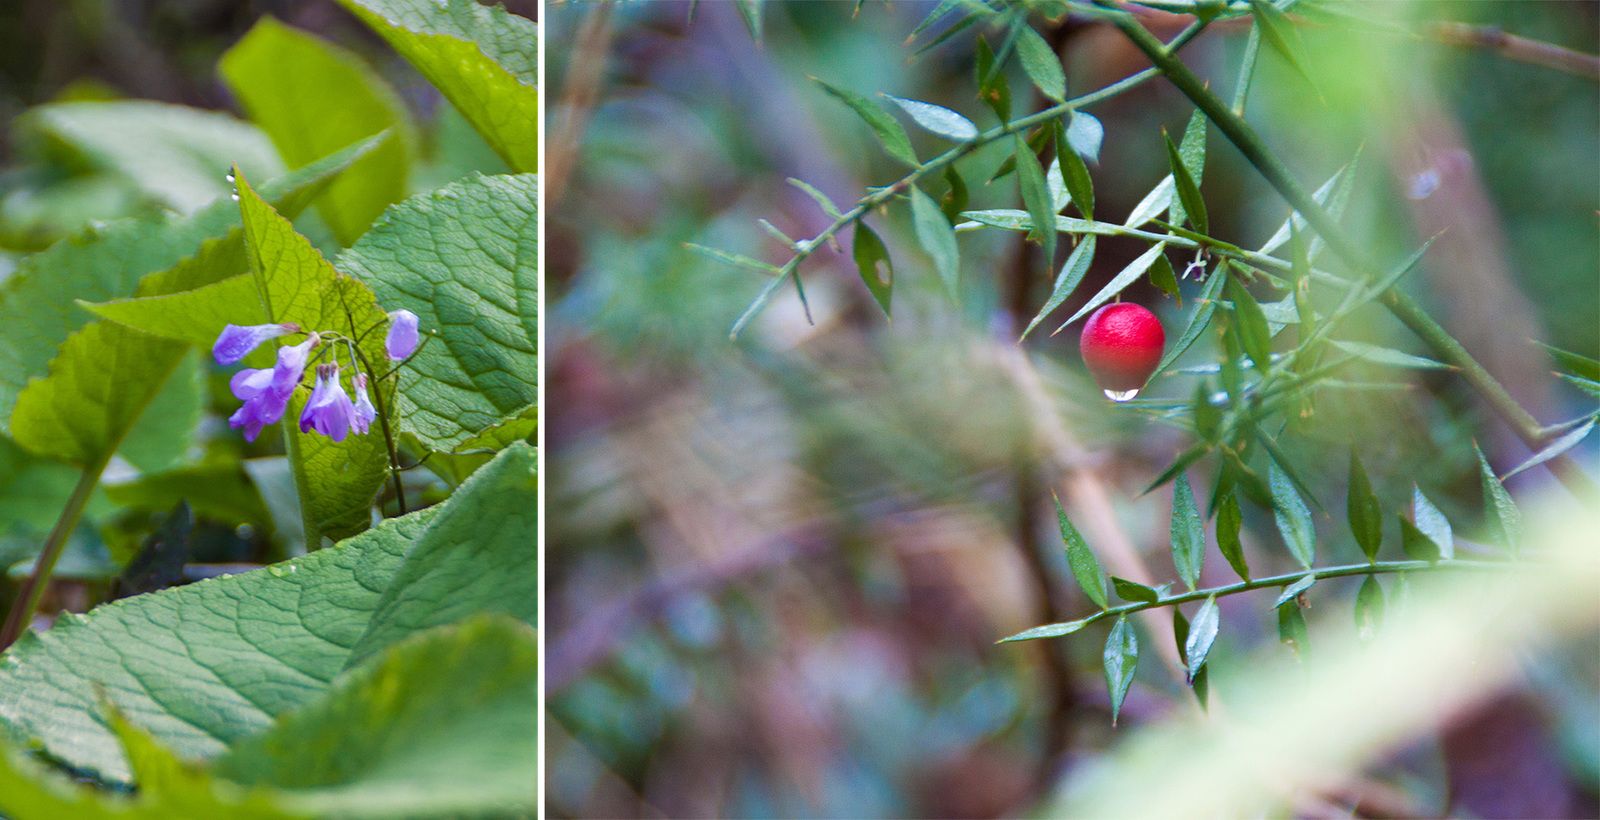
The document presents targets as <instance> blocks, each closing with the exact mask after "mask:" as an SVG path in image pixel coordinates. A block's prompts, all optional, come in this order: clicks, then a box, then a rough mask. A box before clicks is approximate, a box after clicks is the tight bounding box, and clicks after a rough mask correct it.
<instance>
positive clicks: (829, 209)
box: [789, 165, 950, 219]
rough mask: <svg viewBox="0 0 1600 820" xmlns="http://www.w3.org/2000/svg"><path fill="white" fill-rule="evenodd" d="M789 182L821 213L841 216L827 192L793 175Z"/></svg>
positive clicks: (835, 216) (834, 216) (836, 217)
mask: <svg viewBox="0 0 1600 820" xmlns="http://www.w3.org/2000/svg"><path fill="white" fill-rule="evenodd" d="M945 167H946V168H948V167H950V166H948V165H947V166H945ZM789 184H790V185H793V186H794V187H796V188H798V189H800V191H801V192H802V193H804V194H805V195H806V196H809V197H811V198H812V200H814V201H815V202H816V203H817V205H818V207H820V208H822V212H823V213H825V214H827V215H828V216H830V217H833V218H834V219H838V218H839V217H840V216H841V214H840V213H839V206H838V205H835V204H833V200H831V199H829V198H828V195H827V194H825V193H823V192H821V191H819V190H817V189H816V188H814V187H812V186H810V185H808V184H806V183H805V182H802V181H800V180H798V179H795V178H794V177H789Z"/></svg>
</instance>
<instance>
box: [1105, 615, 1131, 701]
mask: <svg viewBox="0 0 1600 820" xmlns="http://www.w3.org/2000/svg"><path fill="white" fill-rule="evenodd" d="M1103 660H1104V665H1105V670H1106V688H1108V689H1110V690H1111V725H1113V726H1115V725H1116V723H1117V716H1118V715H1120V714H1121V713H1122V701H1123V699H1124V698H1126V697H1127V696H1128V687H1129V686H1131V685H1133V672H1134V670H1135V669H1136V668H1138V666H1139V637H1138V636H1137V635H1135V634H1134V632H1133V625H1132V624H1130V623H1128V616H1126V615H1121V616H1118V617H1117V622H1116V623H1115V624H1112V626H1111V634H1110V635H1108V636H1107V637H1106V650H1105V653H1104V655H1103Z"/></svg>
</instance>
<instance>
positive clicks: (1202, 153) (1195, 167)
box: [1163, 109, 1207, 233]
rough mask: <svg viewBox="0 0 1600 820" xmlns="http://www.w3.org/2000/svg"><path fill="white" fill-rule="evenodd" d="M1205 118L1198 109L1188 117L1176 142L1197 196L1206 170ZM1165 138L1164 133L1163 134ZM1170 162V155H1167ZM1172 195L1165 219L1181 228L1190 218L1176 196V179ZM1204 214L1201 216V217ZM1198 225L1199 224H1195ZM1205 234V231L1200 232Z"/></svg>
mask: <svg viewBox="0 0 1600 820" xmlns="http://www.w3.org/2000/svg"><path fill="white" fill-rule="evenodd" d="M1206 123H1207V120H1206V117H1205V114H1204V113H1202V112H1201V111H1200V110H1199V109H1195V111H1194V113H1192V114H1190V115H1189V124H1188V125H1186V126H1184V129H1183V139H1182V140H1181V141H1179V142H1178V157H1179V158H1180V159H1181V160H1182V163H1181V164H1182V165H1183V167H1184V169H1185V170H1187V171H1188V172H1189V177H1190V179H1192V180H1193V181H1194V187H1195V192H1196V193H1197V194H1198V192H1199V189H1200V182H1201V180H1202V179H1203V178H1204V177H1205V170H1206ZM1163 136H1165V132H1163ZM1169 161H1170V155H1169ZM1173 185H1174V188H1173V193H1172V195H1171V196H1170V197H1168V200H1169V201H1168V208H1167V219H1168V221H1169V222H1171V224H1173V225H1178V226H1181V225H1183V223H1184V220H1186V219H1188V220H1190V221H1191V222H1192V221H1194V220H1193V219H1191V218H1190V215H1189V211H1188V208H1187V207H1185V205H1184V200H1183V198H1182V197H1181V196H1178V191H1177V179H1176V178H1174V179H1173ZM1203 216H1204V214H1202V217H1203ZM1195 224H1196V225H1198V224H1199V223H1195ZM1201 233H1205V231H1201Z"/></svg>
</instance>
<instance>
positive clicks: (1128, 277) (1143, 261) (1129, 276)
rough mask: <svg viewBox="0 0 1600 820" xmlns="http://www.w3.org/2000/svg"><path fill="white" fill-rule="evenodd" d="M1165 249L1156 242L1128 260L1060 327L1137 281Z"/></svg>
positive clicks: (1074, 320)
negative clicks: (1123, 266) (1130, 260)
mask: <svg viewBox="0 0 1600 820" xmlns="http://www.w3.org/2000/svg"><path fill="white" fill-rule="evenodd" d="M1166 249H1167V243H1165V242H1157V243H1156V244H1155V245H1154V246H1152V247H1151V248H1150V250H1147V251H1145V252H1144V253H1143V254H1141V255H1140V256H1139V258H1138V259H1135V260H1133V261H1132V262H1129V263H1128V266H1127V267H1125V268H1123V269H1122V271H1121V272H1120V273H1118V274H1117V275H1116V276H1114V277H1112V279H1111V281H1110V282H1107V283H1106V286H1105V287H1103V288H1101V289H1100V292H1099V293H1096V294H1095V295H1094V298H1092V299H1090V300H1089V301H1088V302H1087V303H1085V304H1084V306H1083V307H1081V308H1078V312H1077V313H1074V314H1072V318H1070V319H1068V320H1066V321H1065V322H1062V323H1061V328H1065V327H1066V326H1067V325H1070V324H1072V323H1073V322H1076V321H1078V320H1079V319H1082V318H1083V317H1084V316H1087V315H1089V314H1090V313H1091V312H1093V311H1094V309H1095V308H1097V307H1100V306H1101V305H1103V304H1105V303H1106V302H1108V301H1110V300H1111V297H1113V296H1116V295H1117V294H1119V293H1121V292H1122V291H1123V289H1124V288H1126V287H1127V286H1129V285H1131V284H1133V283H1134V282H1136V281H1138V279H1139V277H1141V276H1143V275H1144V272H1145V271H1147V270H1149V269H1150V266H1151V265H1153V264H1155V261H1156V257H1158V256H1160V255H1161V254H1162V253H1163V252H1164V251H1166ZM1061 328H1056V332H1057V333H1060V332H1061Z"/></svg>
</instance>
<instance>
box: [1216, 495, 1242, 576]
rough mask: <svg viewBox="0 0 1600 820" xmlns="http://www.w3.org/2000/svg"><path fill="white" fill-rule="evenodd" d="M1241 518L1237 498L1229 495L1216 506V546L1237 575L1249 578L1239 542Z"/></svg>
mask: <svg viewBox="0 0 1600 820" xmlns="http://www.w3.org/2000/svg"><path fill="white" fill-rule="evenodd" d="M1242 523H1243V519H1242V517H1241V515H1240V513H1239V499H1237V498H1235V497H1234V496H1233V495H1231V494H1230V495H1229V496H1228V497H1227V498H1225V499H1223V501H1222V503H1221V504H1220V505H1218V507H1217V548H1218V549H1220V550H1221V551H1222V557H1223V558H1226V559H1228V566H1230V567H1233V571H1234V572H1237V573H1239V577H1240V578H1243V579H1244V580H1246V581H1248V580H1250V567H1249V565H1248V564H1246V563H1245V560H1244V547H1243V546H1242V545H1241V544H1240V543H1239V528H1240V526H1241V525H1242Z"/></svg>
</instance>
